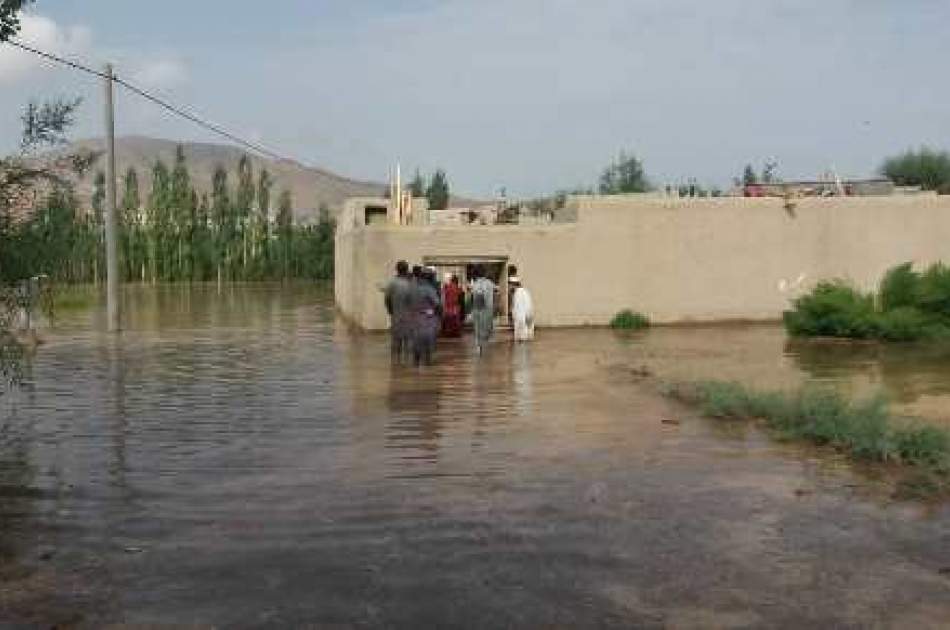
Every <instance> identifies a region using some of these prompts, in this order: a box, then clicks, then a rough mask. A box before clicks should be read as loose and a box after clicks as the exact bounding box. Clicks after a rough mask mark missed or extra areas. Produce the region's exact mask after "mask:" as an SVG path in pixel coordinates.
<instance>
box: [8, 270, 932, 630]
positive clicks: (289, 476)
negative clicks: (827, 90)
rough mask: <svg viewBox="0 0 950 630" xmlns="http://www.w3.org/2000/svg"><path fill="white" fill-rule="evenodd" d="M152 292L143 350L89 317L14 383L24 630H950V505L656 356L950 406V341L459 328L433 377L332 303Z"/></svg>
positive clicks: (773, 380)
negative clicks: (852, 465) (716, 402)
mask: <svg viewBox="0 0 950 630" xmlns="http://www.w3.org/2000/svg"><path fill="white" fill-rule="evenodd" d="M126 298H127V305H126V309H127V314H128V325H127V330H126V331H125V332H124V333H123V334H122V336H121V338H119V339H115V338H112V337H110V336H108V335H106V334H104V333H101V332H97V331H101V330H102V329H103V327H104V321H103V318H102V314H101V313H99V312H94V313H72V314H64V315H63V317H62V318H61V320H60V321H59V322H58V325H57V328H56V330H54V331H51V332H49V333H47V338H48V343H47V344H46V345H45V346H43V347H42V348H41V349H40V351H39V353H38V355H37V356H36V358H35V360H34V361H33V363H32V365H31V366H29V369H28V375H29V382H28V383H27V385H26V386H25V387H24V388H23V389H22V390H21V391H19V392H16V393H14V394H12V395H10V396H6V397H4V398H3V399H0V413H2V416H0V420H2V422H0V625H3V624H2V622H13V623H23V624H34V623H35V624H46V625H49V624H53V623H57V624H67V625H68V624H76V625H80V626H89V627H98V626H101V625H104V624H109V623H115V624H151V623H165V624H181V625H186V624H190V625H198V626H210V625H217V626H223V627H297V626H301V625H314V626H318V627H323V626H331V627H364V626H369V627H379V626H384V627H407V628H425V627H484V628H497V627H569V626H575V627H624V628H629V627H678V628H680V627H682V628H686V627H697V628H699V627H702V628H705V627H761V626H772V627H803V626H825V627H828V626H835V625H837V626H868V625H879V626H881V627H908V628H926V627H933V628H937V627H945V624H946V622H947V620H948V619H950V507H948V506H933V505H921V504H908V503H896V502H893V501H891V500H890V499H889V498H888V497H887V495H886V493H882V492H878V491H877V489H876V487H875V482H874V481H873V480H870V479H868V478H867V477H865V476H861V475H858V474H856V473H854V472H852V471H851V470H850V469H849V467H848V466H846V465H845V464H843V463H841V462H838V461H836V460H834V459H830V458H829V457H828V455H827V454H821V453H815V452H814V451H811V450H809V449H804V448H799V447H795V446H789V445H783V444H778V443H775V442H774V441H772V440H770V439H768V438H767V437H765V436H763V435H762V434H761V433H759V432H758V431H756V430H755V429H752V428H750V427H748V426H728V425H727V426H724V425H721V424H719V425H717V424H715V423H712V422H709V421H706V420H704V419H701V418H698V417H696V416H695V415H693V414H692V412H689V411H687V410H685V409H683V408H682V407H679V406H677V405H675V404H674V403H672V402H670V401H667V400H664V399H662V398H660V397H658V396H657V395H656V394H655V393H654V392H653V391H652V389H651V388H649V387H647V386H644V385H642V384H638V383H637V382H636V380H635V379H634V378H632V376H631V373H630V370H629V366H640V365H647V366H649V367H650V368H651V369H652V370H654V371H655V372H657V373H659V374H661V375H663V376H669V377H673V378H712V377H715V378H737V379H743V380H746V381H747V382H750V383H751V384H753V385H763V386H764V385H769V386H771V385H783V386H784V385H792V384H795V383H797V382H802V381H805V380H810V379H820V380H825V381H828V382H834V383H837V384H839V385H840V386H842V387H853V388H855V389H856V390H857V391H865V390H868V391H869V390H870V389H873V388H876V387H878V386H880V387H885V388H887V389H888V390H889V391H890V393H891V394H892V396H893V397H894V398H895V400H896V401H897V402H898V403H899V405H901V407H902V408H905V407H906V408H907V409H914V408H918V407H919V408H920V409H924V410H928V409H929V410H931V411H933V412H934V413H932V414H931V415H933V417H934V418H935V419H936V420H935V421H940V418H941V417H944V416H942V415H941V413H946V403H947V400H948V398H947V396H948V389H950V385H948V382H947V381H948V379H947V373H948V366H947V361H946V360H945V358H944V357H942V356H939V354H938V355H937V356H934V357H932V359H928V360H926V361H922V360H918V359H919V356H918V358H917V359H915V358H913V357H909V356H906V355H901V354H900V353H898V354H886V355H882V354H881V352H882V351H881V350H875V349H873V348H863V349H858V350H855V349H854V348H850V349H847V350H846V351H845V350H838V349H836V350H831V351H829V350H827V349H817V350H816V349H815V348H814V347H812V346H809V347H805V348H791V347H786V342H785V338H784V335H783V334H782V332H781V330H780V329H779V328H777V327H774V326H756V327H745V328H693V329H658V330H654V331H652V332H649V333H647V334H638V335H627V336H624V335H617V334H614V333H612V332H610V331H604V330H596V331H587V330H574V331H540V332H539V335H538V339H537V341H536V342H535V343H534V344H532V345H530V346H520V347H512V346H511V345H510V344H509V343H507V342H505V341H504V340H499V341H498V342H497V343H495V344H494V345H493V346H492V348H491V352H489V353H488V355H487V356H485V357H483V358H482V359H481V360H477V359H476V358H475V357H474V356H473V355H472V353H471V351H470V349H469V348H468V347H467V345H466V344H464V343H461V342H457V343H443V344H442V345H441V346H440V349H439V356H438V364H437V365H436V366H435V367H433V368H431V369H428V370H426V371H422V372H420V371H418V370H414V369H409V368H391V367H390V365H389V349H388V339H387V338H386V337H385V336H381V335H358V334H353V333H351V332H350V331H348V330H347V328H346V327H345V326H344V325H343V324H341V323H340V322H339V321H338V320H337V319H336V317H335V314H334V311H333V307H332V296H331V295H330V294H329V293H328V292H327V291H326V290H321V289H314V288H301V287H295V288H293V289H281V288H279V287H263V286H254V287H235V288H226V289H224V290H223V291H222V292H220V293H219V292H218V291H216V290H215V289H214V287H205V288H198V289H194V290H189V289H187V288H183V287H163V288H159V289H131V290H130V291H129V292H128V293H127V295H126ZM836 351H837V352H839V353H841V354H838V355H836V354H835V352H836ZM907 352H911V351H910V350H907ZM914 352H924V351H921V350H916V351H914ZM624 366H627V367H624ZM921 401H923V402H921ZM934 401H937V402H934Z"/></svg>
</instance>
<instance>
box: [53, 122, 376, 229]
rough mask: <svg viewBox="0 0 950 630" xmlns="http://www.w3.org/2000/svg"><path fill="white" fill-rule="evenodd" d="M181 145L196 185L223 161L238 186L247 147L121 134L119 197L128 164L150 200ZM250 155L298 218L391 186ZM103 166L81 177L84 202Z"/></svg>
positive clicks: (88, 143) (205, 183) (95, 146)
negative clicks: (159, 166)
mask: <svg viewBox="0 0 950 630" xmlns="http://www.w3.org/2000/svg"><path fill="white" fill-rule="evenodd" d="M179 144H180V145H181V146H182V147H183V148H184V151H185V157H186V158H187V161H188V170H189V171H190V172H191V178H192V183H193V185H194V186H195V188H196V189H197V190H198V192H199V193H203V192H210V190H211V177H212V175H213V173H214V170H215V168H217V166H218V165H219V164H220V165H223V166H224V167H225V168H226V169H227V171H228V182H229V184H231V185H232V186H233V185H234V184H235V183H236V180H235V177H236V175H235V173H236V171H237V164H238V160H240V159H241V156H242V155H244V154H245V151H244V150H242V149H239V148H237V147H234V146H229V145H222V144H208V143H198V142H175V141H172V140H161V139H156V138H146V137H142V136H125V137H120V138H116V144H115V153H116V169H117V173H118V174H119V178H120V181H119V196H120V198H121V194H122V192H121V191H122V183H121V178H122V177H123V176H124V174H125V172H126V171H127V170H128V168H129V167H132V168H134V169H136V171H138V176H139V183H140V186H141V187H142V198H143V199H145V198H146V197H147V195H148V192H149V188H150V185H151V170H152V166H153V165H154V164H155V162H156V161H157V160H159V159H160V160H163V161H164V162H165V163H166V164H167V165H168V166H169V168H170V167H171V165H172V164H173V163H174V160H175V150H176V148H177V147H178V145H179ZM103 149H104V142H103V140H102V139H93V140H81V141H78V142H75V143H73V144H72V145H70V146H69V147H67V148H66V149H65V150H66V151H72V150H92V151H101V150H103ZM250 157H251V162H252V163H253V165H254V173H255V177H256V176H257V173H258V172H260V170H261V169H262V168H266V169H267V170H268V171H269V172H270V174H271V176H272V177H273V178H274V180H275V184H274V198H275V199H276V196H277V194H278V193H279V191H281V190H283V189H289V190H290V192H291V194H292V195H293V199H294V212H295V214H296V216H297V219H298V220H302V221H309V220H313V219H314V218H315V217H316V215H317V212H318V209H319V208H320V206H321V205H324V204H325V205H326V206H327V207H328V208H330V210H331V211H332V212H333V214H336V212H337V211H338V210H339V208H340V207H341V205H342V203H343V201H344V200H345V199H347V198H349V197H358V196H376V195H381V194H384V192H385V191H386V189H387V185H386V184H385V183H381V182H367V181H360V180H355V179H349V178H346V177H342V176H340V175H336V174H335V173H331V172H329V171H326V170H323V169H319V168H313V167H309V166H305V165H303V164H300V163H299V162H295V161H293V160H271V159H268V158H262V157H259V156H255V155H251V156H250ZM102 168H103V164H102V162H101V161H100V162H99V163H97V164H96V165H95V166H94V167H93V169H92V170H91V171H90V172H89V173H87V174H86V176H85V177H84V178H83V179H82V180H80V181H78V182H77V185H76V192H77V194H78V195H79V197H80V199H81V200H82V201H83V202H84V203H88V201H89V199H90V198H91V196H92V182H93V177H94V175H95V172H96V171H97V170H101V169H102Z"/></svg>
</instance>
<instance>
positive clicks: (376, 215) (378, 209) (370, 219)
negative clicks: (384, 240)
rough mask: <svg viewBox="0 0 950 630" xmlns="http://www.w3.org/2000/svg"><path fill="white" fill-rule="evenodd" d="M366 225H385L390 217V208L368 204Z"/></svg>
mask: <svg viewBox="0 0 950 630" xmlns="http://www.w3.org/2000/svg"><path fill="white" fill-rule="evenodd" d="M364 216H365V218H366V225H385V224H386V221H387V220H388V217H389V209H388V208H386V207H385V206H366V208H365V215H364Z"/></svg>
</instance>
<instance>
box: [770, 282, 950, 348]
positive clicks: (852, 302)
mask: <svg viewBox="0 0 950 630" xmlns="http://www.w3.org/2000/svg"><path fill="white" fill-rule="evenodd" d="M784 320H785V327H786V329H787V330H788V332H789V333H790V334H792V335H796V336H806V337H846V338H851V339H869V338H873V339H883V340H885V341H916V340H920V339H931V338H937V337H943V338H950V267H947V266H946V265H943V264H941V263H937V264H934V265H931V266H930V267H929V268H928V269H927V270H925V271H924V272H923V273H918V272H916V271H914V269H913V266H912V265H911V263H904V264H902V265H898V266H897V267H894V268H893V269H890V270H889V271H888V272H887V274H885V276H884V279H883V280H882V281H881V285H880V288H879V291H878V294H877V296H876V297H875V296H874V295H870V294H864V293H861V292H860V291H858V290H857V289H855V288H854V287H851V286H850V285H848V284H846V283H844V282H842V281H840V280H836V281H831V282H821V283H819V284H818V286H817V287H815V289H814V290H813V291H812V292H811V293H809V294H808V295H804V296H802V297H800V298H798V299H797V300H795V302H794V303H793V308H792V310H790V311H787V312H786V313H785V314H784Z"/></svg>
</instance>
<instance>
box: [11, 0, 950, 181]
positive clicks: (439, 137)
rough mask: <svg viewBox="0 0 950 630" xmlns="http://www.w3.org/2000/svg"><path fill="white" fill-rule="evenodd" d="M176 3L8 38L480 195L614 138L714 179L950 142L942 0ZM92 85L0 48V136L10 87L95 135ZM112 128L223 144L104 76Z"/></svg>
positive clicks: (294, 140) (273, 140) (73, 17)
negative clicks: (76, 105) (64, 109)
mask: <svg viewBox="0 0 950 630" xmlns="http://www.w3.org/2000/svg"><path fill="white" fill-rule="evenodd" d="M86 4H87V5H88V3H86ZM132 4H135V5H136V6H131V5H132ZM193 4H194V3H188V2H182V1H181V0H172V1H169V2H165V3H160V4H152V3H149V4H144V5H142V4H140V3H129V2H121V1H120V0H101V1H100V2H97V3H95V6H83V7H80V6H78V4H77V3H72V2H66V1H64V0H39V1H38V2H37V3H36V4H35V5H33V7H32V8H31V9H30V11H29V12H28V13H27V14H26V16H25V19H24V30H23V33H22V34H21V38H22V39H23V40H24V41H26V42H30V43H34V44H35V45H37V46H38V47H41V48H43V49H44V50H50V51H52V52H56V53H60V54H64V55H67V56H69V57H75V58H78V59H81V60H83V61H86V62H88V63H90V64H92V65H94V66H96V67H99V66H101V65H102V64H103V63H104V62H105V61H106V60H110V61H112V62H114V63H115V64H116V68H117V72H118V73H119V74H120V75H121V76H124V77H126V78H128V79H129V80H132V81H135V82H136V83H138V84H140V85H142V86H143V87H146V88H148V89H151V90H154V91H156V92H157V93H159V94H161V95H162V96H164V97H167V98H168V99H170V100H172V101H173V102H176V103H180V104H183V105H186V106H189V107H191V108H193V109H194V110H195V111H196V112H197V113H200V114H201V115H203V116H206V117H207V118H209V119H210V120H212V121H214V122H216V123H219V124H221V125H223V126H225V127H226V128H228V129H229V130H231V131H234V132H236V133H238V134H240V135H243V136H246V137H248V138H249V139H251V140H254V141H258V142H261V143H263V144H265V145H266V146H268V147H270V148H272V149H274V150H275V151H277V152H278V153H281V154H284V155H286V156H287V157H288V158H291V159H296V160H299V161H301V162H302V163H304V164H307V165H309V166H313V167H318V168H323V169H327V170H330V171H333V172H335V173H338V174H340V175H343V176H346V177H352V178H356V179H364V180H374V181H382V180H385V178H386V174H387V172H388V169H389V168H390V167H391V166H392V165H393V164H395V162H396V161H399V162H400V163H401V165H402V168H403V172H404V173H407V174H410V173H411V172H412V171H413V170H414V169H415V168H416V167H420V168H422V169H423V170H424V171H431V170H432V169H434V168H436V167H439V166H440V167H442V168H445V169H446V171H447V172H448V174H449V178H450V181H451V183H452V186H453V191H455V192H457V193H459V194H462V195H471V196H478V197H486V196H491V195H493V194H494V193H495V192H496V191H497V190H498V189H499V188H500V187H506V188H507V190H508V191H509V194H511V195H519V196H527V195H534V194H541V193H546V192H552V191H554V190H557V189H563V188H570V187H574V186H579V185H591V184H593V183H594V182H595V181H596V178H597V175H598V172H599V171H600V170H601V169H602V168H603V166H604V165H606V164H607V163H608V162H609V161H610V160H611V159H612V158H613V157H615V156H616V155H617V153H618V152H620V151H621V150H626V151H628V152H632V153H634V154H636V155H637V156H638V157H640V158H641V159H642V160H643V162H644V164H645V167H646V171H647V174H648V176H649V177H650V179H651V180H652V181H653V182H654V183H656V184H659V185H662V184H666V183H673V184H676V183H680V182H682V181H685V180H686V179H688V178H696V179H697V180H699V182H700V183H703V184H706V185H718V186H727V185H728V184H729V182H730V180H731V179H732V177H734V176H736V175H738V174H739V173H741V170H742V168H743V166H744V165H745V164H746V163H748V162H751V163H753V164H754V165H755V166H756V167H757V168H761V166H762V164H763V163H764V162H765V160H767V159H774V160H776V161H777V162H778V164H779V168H778V172H779V175H780V176H782V177H785V178H789V179H791V178H814V177H816V176H817V175H818V174H819V173H821V172H823V171H826V170H828V169H829V168H832V167H834V168H835V169H836V170H837V171H838V173H839V174H840V175H841V176H842V177H863V176H871V175H874V174H875V171H876V169H877V167H878V166H879V165H880V163H881V162H882V161H883V159H884V158H885V157H887V156H889V155H892V154H894V153H897V152H900V151H903V150H906V149H908V148H911V147H917V146H921V145H929V146H933V147H937V148H944V147H947V146H948V145H950V111H948V110H947V108H946V106H945V103H946V102H948V100H950V85H948V84H947V82H946V81H944V80H942V76H943V72H942V70H943V65H944V64H945V60H946V59H947V58H948V53H950V43H948V40H947V38H946V37H945V36H944V34H943V32H942V31H943V30H944V25H945V24H946V23H948V22H950V3H947V2H941V1H940V0H909V1H907V2H903V3H894V2H887V1H885V0H828V1H826V2H820V3H819V2H817V1H816V0H776V1H775V2H771V3H768V4H767V6H765V5H763V3H752V2H749V1H747V0H721V1H719V2H715V3H710V2H700V1H698V0H638V1H629V0H603V1H602V2H599V3H596V6H591V5H592V4H593V3H584V2H580V1H579V0H547V1H544V2H542V1H541V0H509V1H507V2H503V1H501V0H483V1H482V2H479V3H473V2H463V1H461V0H444V1H440V2H439V1H434V0H404V1H398V2H383V1H382V0H367V1H365V2H359V3H354V2H346V3H344V2H303V1H302V0H301V1H296V2H286V3H281V6H280V7H279V9H272V10H269V11H262V10H260V9H259V8H258V6H259V5H258V4H257V3H251V2H248V1H247V0H235V1H232V2H203V3H201V6H200V7H199V6H192V5H193ZM100 91H101V87H100V85H99V83H98V82H97V80H96V79H94V78H92V77H88V76H83V75H79V74H77V73H75V72H72V71H69V70H65V69H60V68H56V67H53V66H50V65H49V64H48V63H46V62H43V61H42V60H39V59H35V58H32V57H30V56H28V55H27V54H26V53H22V52H20V51H17V50H15V49H11V48H10V47H6V46H4V47H2V48H0V112H2V113H3V115H2V116H0V148H2V149H3V150H5V151H8V150H13V149H15V148H16V144H17V140H18V135H19V127H20V125H19V116H20V114H21V111H22V108H23V106H24V105H25V103H26V102H27V101H28V100H30V99H42V98H49V97H53V96H60V95H66V96H69V95H79V96H82V97H84V98H85V101H86V102H85V105H84V107H83V109H82V111H81V113H80V115H79V119H78V124H77V126H76V128H75V130H74V133H73V137H75V138H77V139H78V138H91V137H96V136H100V135H101V117H102V116H101V112H100ZM117 133H119V134H121V135H138V136H149V137H155V138H162V139H170V140H184V141H200V142H208V143H220V142H221V140H220V139H219V138H217V137H215V136H213V135H210V134H209V133H208V132H205V131H203V130H201V129H200V128H197V127H194V126H193V125H191V124H190V123H187V122H185V121H181V120H175V119H172V118H169V117H168V116H167V115H166V114H165V113H163V112H162V111H161V110H159V109H157V108H155V107H154V106H152V105H149V104H147V103H145V102H143V101H141V100H140V99H138V98H136V97H134V96H132V95H128V94H124V93H120V94H119V96H118V101H117Z"/></svg>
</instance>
